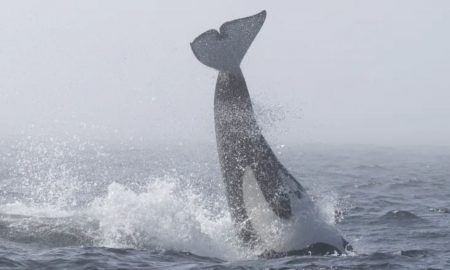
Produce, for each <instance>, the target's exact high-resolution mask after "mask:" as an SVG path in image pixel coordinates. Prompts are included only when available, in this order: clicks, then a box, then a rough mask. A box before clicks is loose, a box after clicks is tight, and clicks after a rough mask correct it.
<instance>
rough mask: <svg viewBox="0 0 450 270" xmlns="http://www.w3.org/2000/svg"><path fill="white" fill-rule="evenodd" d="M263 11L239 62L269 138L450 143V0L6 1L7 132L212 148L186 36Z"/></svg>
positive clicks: (3, 87) (208, 114)
mask: <svg viewBox="0 0 450 270" xmlns="http://www.w3.org/2000/svg"><path fill="white" fill-rule="evenodd" d="M262 9H266V10H267V12H268V17H267V20H266V23H265V25H264V26H263V28H262V30H261V32H260V34H259V36H258V37H257V39H256V40H255V42H254V44H253V45H252V47H250V50H249V52H248V54H247V56H246V57H245V58H244V62H243V65H242V69H243V72H244V74H245V76H246V79H247V83H248V86H249V90H250V94H251V95H252V98H253V101H254V102H255V103H256V107H257V109H258V110H257V111H258V112H260V113H261V115H260V119H261V121H262V125H263V126H264V127H266V129H265V131H266V133H267V134H268V137H269V139H270V140H271V141H272V142H274V143H275V144H283V143H294V142H295V143H338V144H339V143H346V144H347V143H356V144H379V145H404V144H406V145H446V146H449V145H450V75H449V74H448V72H449V71H450V35H449V34H448V33H449V29H450V16H449V14H450V2H449V1H412V0H408V1H277V2H276V1H260V0H258V1H256V0H255V1H211V0H208V1H206V0H205V1H189V2H188V1H167V0H164V1H163V0H161V1H110V0H108V1H106V0H105V1H92V0H89V1H88V0H85V1H78V0H77V1H59V0H58V1H57V0H54V1H13V0H11V1H1V2H0V138H6V137H15V136H17V135H18V134H32V135H38V134H41V135H51V136H59V135H64V134H66V135H67V134H77V135H79V136H85V137H92V138H95V139H99V138H103V139H106V138H107V139H113V140H130V138H132V139H134V140H143V141H145V142H158V141H166V142H167V141H168V142H181V143H184V142H190V141H192V140H194V141H208V142H213V141H214V131H213V129H214V125H213V94H214V86H215V79H216V76H217V72H216V71H214V70H211V69H208V68H207V67H205V66H203V65H202V64H200V63H199V62H198V61H197V60H196V59H195V58H194V56H193V54H192V53H191V51H190V47H189V42H190V41H192V40H193V39H194V38H195V37H196V36H197V35H199V34H200V33H202V32H204V31H205V30H208V29H210V28H218V27H219V26H220V25H221V24H222V23H223V22H225V21H227V20H231V19H235V18H239V17H243V16H248V15H252V14H254V13H257V12H259V11H261V10H262ZM271 118H274V119H275V122H274V123H271V121H270V119H271ZM268 119H269V120H268Z"/></svg>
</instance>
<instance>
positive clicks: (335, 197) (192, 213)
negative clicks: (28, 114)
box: [0, 138, 450, 269]
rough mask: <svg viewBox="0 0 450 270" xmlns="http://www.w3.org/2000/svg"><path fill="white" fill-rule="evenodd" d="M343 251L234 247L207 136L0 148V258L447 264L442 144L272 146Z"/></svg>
mask: <svg viewBox="0 0 450 270" xmlns="http://www.w3.org/2000/svg"><path fill="white" fill-rule="evenodd" d="M274 148H275V149H277V151H279V153H278V154H279V156H280V159H281V160H282V162H283V163H284V164H285V165H286V167H288V168H289V170H290V171H291V172H292V173H293V175H295V176H296V177H297V178H298V179H299V180H300V182H301V183H302V184H303V185H304V186H305V187H307V188H308V189H309V193H310V194H311V195H312V196H313V198H314V199H315V201H316V202H317V204H318V205H319V207H320V209H321V211H322V214H323V217H324V218H325V219H326V220H327V221H328V222H331V223H335V226H337V227H338V228H339V229H340V230H341V231H342V233H343V234H344V235H345V237H346V239H347V240H349V241H350V242H351V244H352V245H353V247H354V249H355V253H354V254H349V255H347V256H340V257H338V256H323V257H286V258H280V259H272V260H266V259H259V258H258V257H257V255H258V254H255V253H253V252H252V251H250V250H247V249H245V248H242V247H239V244H238V240H237V239H236V237H235V235H234V232H233V229H232V224H231V221H230V217H229V213H228V211H227V206H226V200H225V196H224V194H223V185H222V183H221V180H220V172H219V167H218V161H217V156H216V152H215V147H214V146H213V145H196V146H193V145H191V146H186V145H181V144H176V145H172V146H169V147H141V148H139V149H134V148H131V147H128V146H124V145H121V146H111V145H109V146H105V145H101V144H99V143H92V142H86V141H82V140H80V139H77V138H72V139H70V140H56V139H51V138H44V139H35V138H24V139H20V140H18V141H16V142H14V143H10V144H6V143H4V144H3V145H2V147H1V148H0V161H1V162H0V269H12V268H18V269H95V268H99V269H111V268H122V269H151V268H158V269H165V268H170V269H197V268H202V269H216V268H217V269H247V268H248V269H261V268H271V269H290V268H294V269H449V268H450V247H449V243H450V200H449V199H450V189H449V188H448V184H449V183H450V166H449V165H450V151H449V149H438V148H435V149H391V148H377V147H346V146H339V147H331V146H308V147H304V146H303V147H299V146H293V145H287V146H286V147H284V148H283V147H281V146H280V147H274Z"/></svg>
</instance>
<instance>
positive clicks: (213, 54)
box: [191, 10, 266, 72]
mask: <svg viewBox="0 0 450 270" xmlns="http://www.w3.org/2000/svg"><path fill="white" fill-rule="evenodd" d="M265 19H266V11H265V10H263V11H261V12H260V13H258V14H256V15H253V16H250V17H246V18H242V19H238V20H234V21H229V22H226V23H224V24H222V26H221V27H220V33H219V32H218V31H217V30H208V31H206V32H204V33H203V34H201V35H200V36H198V37H197V38H196V39H194V41H193V42H192V43H191V48H192V51H193V52H194V54H195V56H196V57H197V59H198V60H199V61H200V62H202V63H203V64H205V65H207V66H208V67H212V68H214V69H217V70H219V71H229V72H233V71H236V70H239V66H240V64H241V62H242V59H243V58H244V55H245V53H246V52H247V50H248V48H249V47H250V45H251V44H252V42H253V40H254V39H255V37H256V35H257V34H258V32H259V30H260V29H261V27H262V25H263V24H264V21H265Z"/></svg>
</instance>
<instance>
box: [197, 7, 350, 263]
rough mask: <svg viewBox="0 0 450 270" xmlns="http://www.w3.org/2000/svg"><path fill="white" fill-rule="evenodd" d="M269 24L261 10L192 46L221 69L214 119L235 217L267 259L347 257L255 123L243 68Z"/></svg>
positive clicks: (247, 241)
mask: <svg viewBox="0 0 450 270" xmlns="http://www.w3.org/2000/svg"><path fill="white" fill-rule="evenodd" d="M265 19H266V12H265V11H262V12H260V13H258V14H256V15H254V16H250V17H246V18H242V19H237V20H233V21H229V22H226V23H224V24H223V25H222V26H221V27H220V32H218V31H217V30H208V31H206V32H204V33H203V34H201V35H200V36H198V37H197V38H196V39H195V40H194V41H193V42H192V43H191V48H192V51H193V52H194V54H195V56H196V57H197V59H198V60H199V61H200V62H202V63H203V64H205V65H207V66H209V67H212V68H214V69H216V70H218V71H219V76H218V78H217V83H216V90H215V95H214V120H215V130H216V140H217V150H218V153H219V160H220V165H221V170H222V176H223V180H224V183H225V188H226V196H227V200H228V205H229V209H230V212H231V217H232V219H233V221H234V224H235V228H236V231H237V234H238V236H239V237H240V239H241V240H242V242H243V243H244V244H245V245H247V246H249V247H251V248H253V249H257V250H261V251H263V253H262V256H264V257H279V256H286V255H325V254H341V253H343V252H344V251H345V248H346V246H347V244H348V243H347V242H346V241H345V240H344V239H343V238H342V236H341V235H340V233H339V232H338V231H337V230H336V228H334V226H332V225H330V224H328V223H326V222H324V221H323V220H322V218H320V214H319V212H318V210H317V209H316V207H315V205H314V204H313V202H312V201H311V199H310V197H309V196H308V194H307V193H306V192H305V190H304V188H303V187H302V186H301V185H300V184H299V183H298V182H297V180H296V179H295V178H294V177H293V176H292V175H291V174H290V173H289V172H288V171H287V170H286V168H285V167H284V166H283V165H282V164H281V163H280V162H279V161H278V159H277V157H276V156H275V154H274V153H273V151H272V149H271V148H270V146H269V144H268V143H267V141H266V140H265V138H264V136H263V135H262V132H261V129H260V128H259V126H258V124H257V122H256V119H255V115H254V112H253V108H252V102H251V99H250V95H249V93H248V89H247V85H246V83H245V79H244V76H243V74H242V71H241V68H240V64H241V61H242V59H243V58H244V55H245V53H246V52H247V50H248V48H249V47H250V45H251V44H252V42H253V40H254V39H255V37H256V35H257V34H258V32H259V30H260V29H261V27H262V25H263V23H264V21H265Z"/></svg>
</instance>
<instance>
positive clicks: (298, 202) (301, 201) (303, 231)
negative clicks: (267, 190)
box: [242, 167, 344, 252]
mask: <svg viewBox="0 0 450 270" xmlns="http://www.w3.org/2000/svg"><path fill="white" fill-rule="evenodd" d="M255 175H256V174H255V172H254V171H253V169H252V168H251V167H247V168H246V169H245V173H244V175H243V179H242V180H243V181H242V183H243V195H244V205H245V208H246V210H247V213H248V216H249V219H250V220H251V222H252V223H253V226H254V228H255V230H256V233H257V234H258V235H259V237H260V239H261V243H260V245H259V247H258V248H260V249H261V251H264V250H268V249H270V250H275V251H278V252H286V251H291V250H298V249H304V248H306V247H308V246H310V245H312V244H315V243H327V244H330V245H333V246H335V247H336V248H338V249H340V250H343V249H344V247H343V242H342V237H341V236H340V233H339V232H338V231H337V229H336V228H334V226H332V225H330V224H328V223H326V222H325V221H324V220H322V218H321V217H320V215H319V212H318V210H317V209H316V207H315V205H314V203H313V202H312V200H311V199H310V198H309V196H308V195H307V194H306V192H302V193H301V194H302V196H299V195H298V194H299V193H298V190H296V189H297V186H296V184H295V183H292V182H291V181H295V180H293V179H292V178H289V176H288V175H283V172H281V171H280V172H279V174H278V175H279V177H281V178H282V179H283V185H284V188H285V189H287V193H288V194H289V199H290V203H291V209H292V216H291V217H290V218H288V219H283V218H280V217H279V216H277V215H276V214H275V213H274V212H273V211H272V209H271V208H270V206H269V203H268V202H267V201H266V199H265V197H264V195H263V193H262V192H261V189H260V187H259V184H258V181H257V179H256V176H255Z"/></svg>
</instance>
